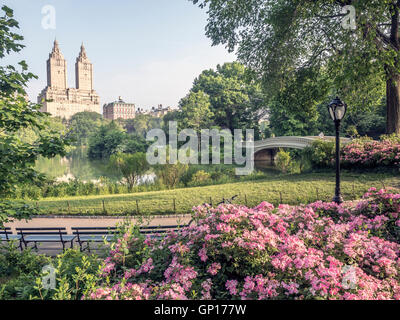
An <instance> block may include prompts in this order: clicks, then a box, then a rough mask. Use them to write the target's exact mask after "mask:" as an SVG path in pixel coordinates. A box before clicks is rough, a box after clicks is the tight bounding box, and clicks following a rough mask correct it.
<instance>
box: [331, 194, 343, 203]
mask: <svg viewBox="0 0 400 320" xmlns="http://www.w3.org/2000/svg"><path fill="white" fill-rule="evenodd" d="M332 201H333V202H335V203H337V204H342V203H343V197H342V196H341V195H336V196H334V197H333V200H332Z"/></svg>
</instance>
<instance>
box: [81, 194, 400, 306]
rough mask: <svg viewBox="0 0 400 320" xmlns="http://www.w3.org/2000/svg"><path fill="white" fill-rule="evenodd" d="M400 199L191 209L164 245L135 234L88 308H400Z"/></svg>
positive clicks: (122, 244)
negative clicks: (188, 303) (127, 303)
mask: <svg viewBox="0 0 400 320" xmlns="http://www.w3.org/2000/svg"><path fill="white" fill-rule="evenodd" d="M399 213H400V194H392V193H390V192H389V191H387V190H381V191H377V190H375V189H371V190H369V192H368V193H367V194H366V195H365V196H364V198H363V199H362V200H361V201H359V202H358V203H347V204H343V205H336V204H333V203H323V202H316V203H312V204H309V205H304V206H296V207H295V206H288V205H280V206H279V207H274V206H273V205H272V204H269V203H267V202H263V203H261V204H260V205H258V206H257V207H255V208H247V207H244V206H237V205H220V206H219V207H217V208H212V207H210V206H207V205H206V206H199V207H195V208H194V214H193V216H194V219H195V222H196V223H193V224H192V225H190V226H189V227H185V228H183V229H181V230H180V231H179V232H172V233H170V234H168V235H167V236H166V237H164V238H163V239H159V240H158V239H151V238H145V237H143V236H140V235H139V233H138V230H137V229H136V228H134V227H131V228H129V229H128V230H126V231H125V234H124V236H122V237H121V238H120V239H119V240H118V241H117V242H116V243H114V244H113V246H112V250H111V252H110V256H109V257H108V258H107V259H106V260H105V262H104V266H103V270H102V271H103V280H102V281H101V282H100V283H99V284H98V287H96V288H94V289H93V290H92V292H91V293H89V294H88V295H86V296H85V297H84V298H85V299H135V300H138V299H205V300H209V299H243V300H249V299H332V300H338V299H341V300H342V299H344V300H355V299H366V300H374V299H396V300H400V227H399V225H400V223H399V221H400V220H399V219H400V217H399Z"/></svg>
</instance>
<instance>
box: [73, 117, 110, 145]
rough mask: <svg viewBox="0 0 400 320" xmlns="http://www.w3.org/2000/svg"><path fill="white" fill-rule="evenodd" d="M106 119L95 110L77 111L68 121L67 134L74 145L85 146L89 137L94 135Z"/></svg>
mask: <svg viewBox="0 0 400 320" xmlns="http://www.w3.org/2000/svg"><path fill="white" fill-rule="evenodd" d="M105 122H106V120H104V119H103V117H102V116H101V114H100V113H97V112H89V111H84V112H78V113H76V114H74V115H73V116H72V117H71V119H69V121H68V129H69V131H68V135H69V137H70V138H71V140H72V141H73V144H74V145H76V146H87V145H88V144H89V138H90V137H91V136H92V135H94V134H95V133H96V132H97V131H98V129H99V127H100V126H101V125H102V124H105Z"/></svg>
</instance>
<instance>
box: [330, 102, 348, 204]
mask: <svg viewBox="0 0 400 320" xmlns="http://www.w3.org/2000/svg"><path fill="white" fill-rule="evenodd" d="M328 111H329V114H330V116H331V118H332V120H333V121H334V123H335V129H336V189H335V197H334V198H333V202H336V203H337V204H341V203H342V202H343V197H342V195H341V192H340V136H339V129H340V122H341V121H342V119H343V118H344V116H345V114H346V111H347V105H346V104H345V103H344V102H342V101H341V100H340V99H339V98H338V97H336V98H335V99H333V100H332V102H331V103H330V104H329V105H328Z"/></svg>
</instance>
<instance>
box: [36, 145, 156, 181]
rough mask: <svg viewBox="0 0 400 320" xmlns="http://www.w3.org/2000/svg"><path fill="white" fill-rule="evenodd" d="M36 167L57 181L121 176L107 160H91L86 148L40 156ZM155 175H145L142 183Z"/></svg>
mask: <svg viewBox="0 0 400 320" xmlns="http://www.w3.org/2000/svg"><path fill="white" fill-rule="evenodd" d="M36 169H37V170H38V171H40V172H42V173H44V174H46V175H47V176H48V177H49V178H51V179H55V180H57V181H60V182H62V181H65V182H66V181H68V180H73V179H78V180H80V181H86V182H89V181H91V182H95V183H96V182H98V181H99V179H100V178H101V177H106V178H108V179H110V180H111V181H115V182H116V181H120V180H121V178H122V177H121V176H120V175H118V174H115V173H113V172H111V170H109V168H108V163H107V161H100V160H96V161H91V160H89V158H88V157H87V149H86V148H77V149H75V150H73V151H71V152H70V153H69V154H68V155H67V156H65V157H61V156H57V157H55V158H52V159H46V158H40V159H38V161H37V162H36ZM154 178H155V175H154V174H152V173H150V174H147V175H145V176H143V177H142V178H141V179H140V180H141V183H144V182H151V181H153V180H154Z"/></svg>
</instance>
